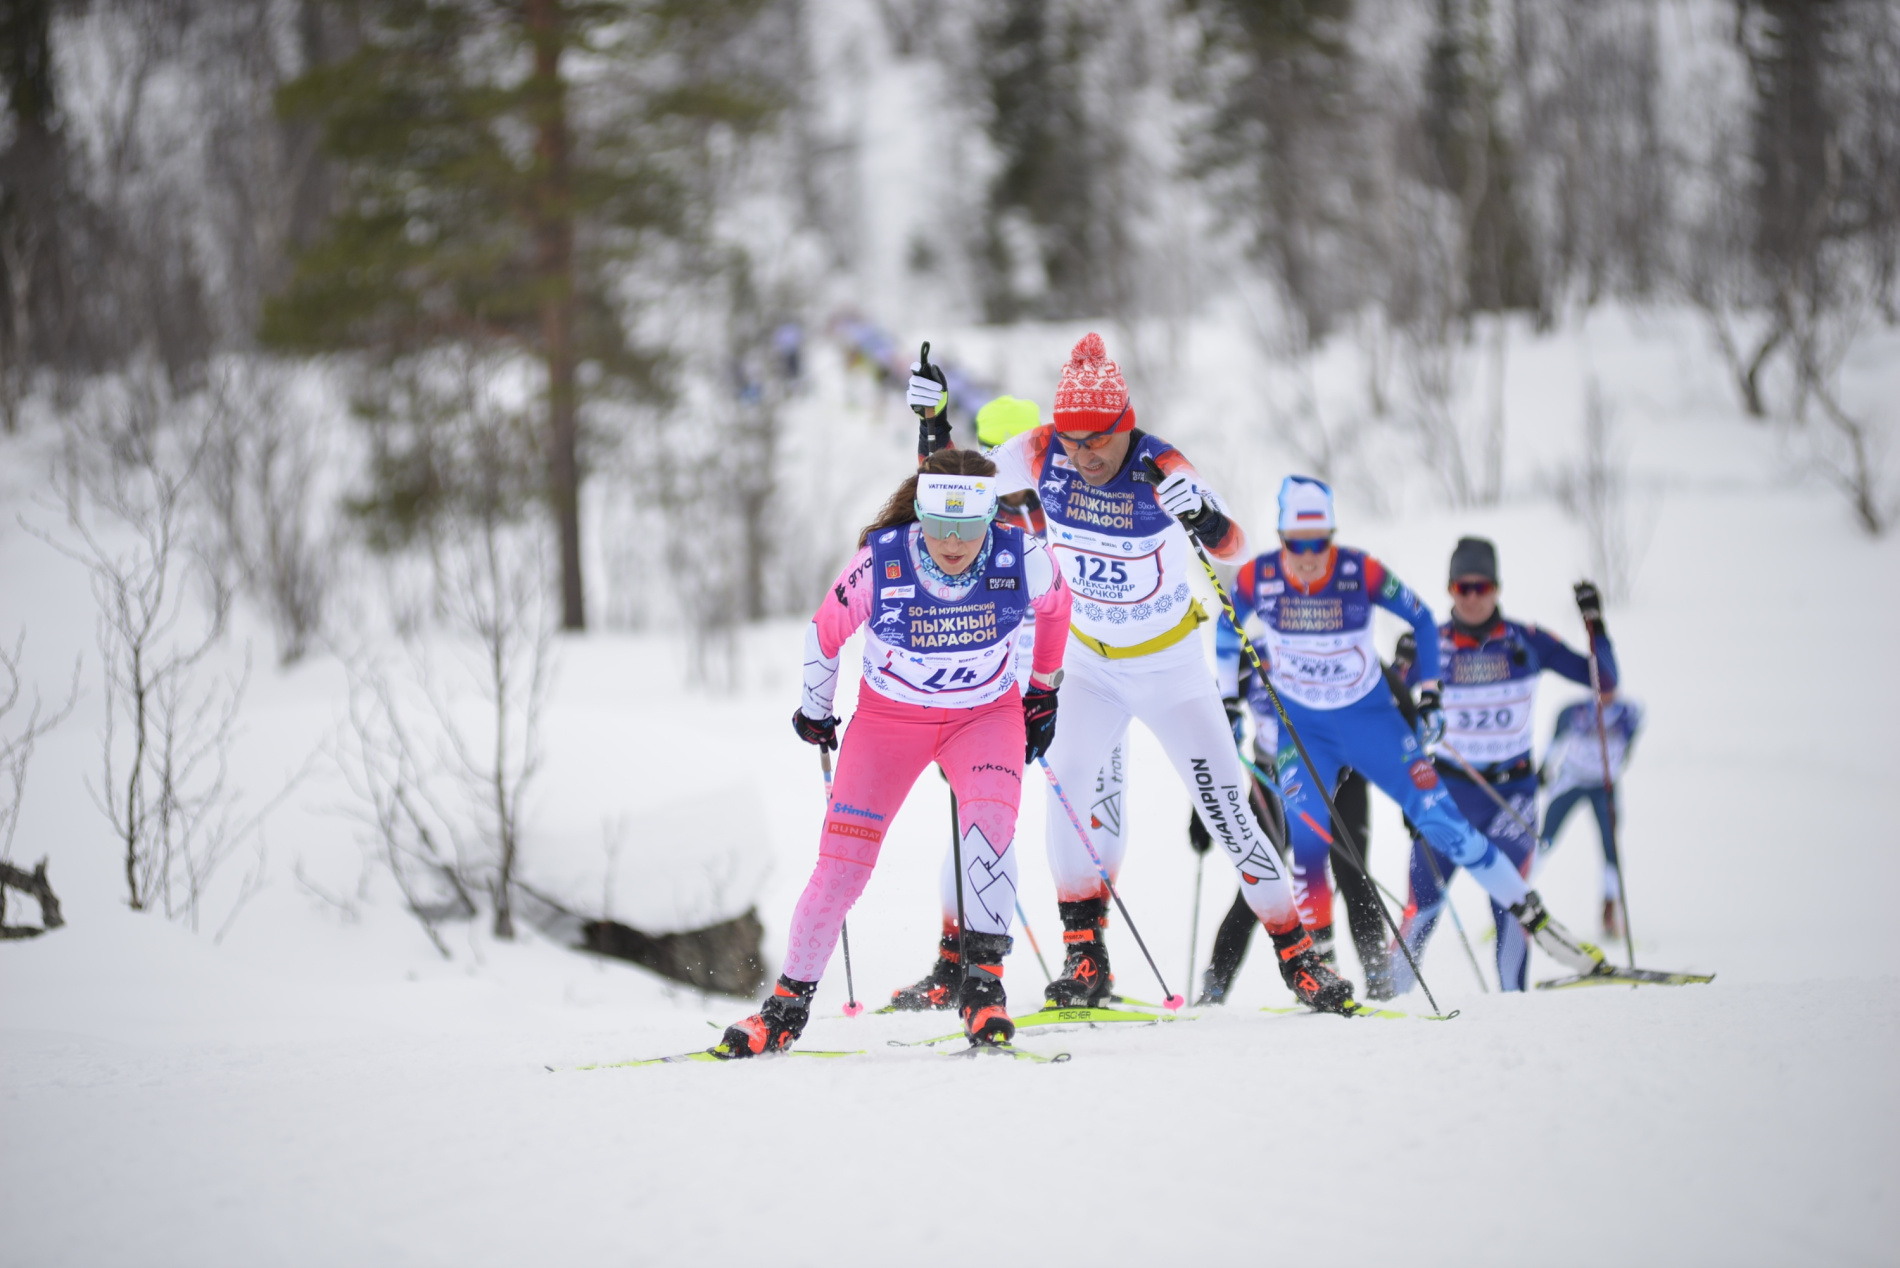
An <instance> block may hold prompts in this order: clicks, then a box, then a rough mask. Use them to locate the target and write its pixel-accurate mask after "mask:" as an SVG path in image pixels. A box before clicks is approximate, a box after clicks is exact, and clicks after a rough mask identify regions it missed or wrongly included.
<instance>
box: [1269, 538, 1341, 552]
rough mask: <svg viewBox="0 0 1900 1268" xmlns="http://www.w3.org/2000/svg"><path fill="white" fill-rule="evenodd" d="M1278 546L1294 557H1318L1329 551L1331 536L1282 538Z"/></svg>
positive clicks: (1331, 541) (1331, 542)
mask: <svg viewBox="0 0 1900 1268" xmlns="http://www.w3.org/2000/svg"><path fill="white" fill-rule="evenodd" d="M1280 544H1281V545H1282V546H1285V547H1286V548H1287V549H1288V550H1290V551H1292V552H1293V553H1294V554H1296V555H1318V554H1321V553H1323V552H1325V551H1326V550H1328V549H1330V548H1331V546H1332V544H1333V539H1332V535H1331V534H1330V533H1329V534H1327V535H1326V536H1325V537H1282V538H1281V539H1280Z"/></svg>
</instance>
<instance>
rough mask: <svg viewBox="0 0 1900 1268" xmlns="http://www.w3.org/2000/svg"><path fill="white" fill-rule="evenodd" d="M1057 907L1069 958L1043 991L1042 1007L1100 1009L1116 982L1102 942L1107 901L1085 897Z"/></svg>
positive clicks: (1106, 922)
mask: <svg viewBox="0 0 1900 1268" xmlns="http://www.w3.org/2000/svg"><path fill="white" fill-rule="evenodd" d="M1056 907H1057V909H1058V910H1059V911H1060V912H1061V913H1062V941H1063V942H1064V943H1066V944H1067V946H1068V955H1067V956H1066V957H1065V958H1064V959H1063V961H1062V974H1061V976H1060V977H1058V978H1056V980H1055V981H1053V982H1051V983H1049V985H1047V986H1045V987H1043V988H1042V996H1043V999H1044V1000H1045V1001H1046V1003H1045V1005H1044V1007H1047V1008H1096V1007H1099V1006H1100V1005H1101V1003H1102V1001H1103V1000H1105V999H1107V998H1108V994H1109V989H1110V988H1111V987H1112V986H1113V985H1114V981H1115V979H1114V978H1113V976H1111V975H1110V973H1109V971H1108V947H1107V946H1106V945H1105V944H1104V943H1103V941H1102V934H1103V933H1104V932H1105V931H1106V930H1107V929H1108V900H1107V899H1106V898H1084V899H1082V900H1081V901H1080V902H1073V903H1057V904H1056Z"/></svg>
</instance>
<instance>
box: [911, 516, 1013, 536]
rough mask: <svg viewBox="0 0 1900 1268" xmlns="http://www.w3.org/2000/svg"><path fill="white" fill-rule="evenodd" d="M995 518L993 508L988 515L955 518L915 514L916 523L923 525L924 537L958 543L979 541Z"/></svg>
mask: <svg viewBox="0 0 1900 1268" xmlns="http://www.w3.org/2000/svg"><path fill="white" fill-rule="evenodd" d="M995 518H996V511H995V509H994V508H991V510H990V513H989V514H988V515H977V516H962V517H955V518H953V517H951V516H948V515H930V514H927V513H926V512H924V511H918V512H917V522H918V523H919V524H921V525H923V528H924V536H925V537H931V538H935V539H936V540H937V541H940V542H941V541H949V540H950V539H951V538H955V539H956V540H957V541H960V542H974V541H981V540H983V534H985V533H987V532H989V531H990V521H991V520H993V519H995Z"/></svg>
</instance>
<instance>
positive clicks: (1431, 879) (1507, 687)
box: [1394, 537, 1616, 991]
mask: <svg viewBox="0 0 1900 1268" xmlns="http://www.w3.org/2000/svg"><path fill="white" fill-rule="evenodd" d="M1499 588H1500V587H1499V584H1498V552H1497V547H1496V546H1494V545H1492V544H1491V543H1490V542H1489V541H1486V540H1485V539H1484V538H1482V537H1465V538H1461V539H1460V540H1459V542H1458V546H1457V548H1456V549H1455V550H1453V551H1452V554H1451V568H1450V577H1449V580H1448V582H1447V590H1448V591H1449V593H1450V595H1451V609H1452V619H1451V620H1449V621H1447V622H1445V623H1444V624H1443V625H1441V626H1439V627H1438V631H1437V637H1436V640H1435V641H1436V642H1437V645H1438V660H1439V662H1440V665H1441V666H1442V668H1443V670H1444V688H1443V695H1442V698H1443V702H1444V709H1445V732H1444V735H1443V737H1442V738H1441V739H1440V740H1439V741H1438V744H1437V749H1438V753H1437V755H1436V756H1435V757H1434V759H1433V760H1434V764H1435V766H1436V767H1437V771H1438V775H1439V777H1440V779H1441V780H1442V781H1443V782H1444V786H1445V787H1446V788H1447V789H1449V790H1450V792H1451V799H1452V801H1453V802H1454V803H1455V804H1456V805H1457V807H1458V810H1459V812H1460V813H1461V814H1463V815H1464V817H1465V819H1466V820H1467V821H1469V822H1470V823H1471V824H1473V825H1474V826H1476V827H1477V828H1478V830H1479V831H1480V832H1482V833H1483V834H1484V835H1485V837H1486V838H1487V839H1488V840H1489V841H1490V842H1491V844H1492V846H1494V847H1495V848H1496V849H1497V850H1498V852H1499V853H1501V854H1503V855H1504V857H1506V858H1508V859H1509V860H1510V861H1511V864H1512V866H1514V867H1515V868H1517V870H1518V872H1519V873H1520V874H1521V875H1523V876H1525V877H1526V878H1528V877H1529V876H1530V873H1531V864H1532V861H1533V859H1534V858H1535V857H1536V848H1537V839H1536V835H1535V833H1534V832H1531V831H1526V827H1525V825H1527V824H1528V825H1533V826H1534V825H1535V824H1536V822H1537V768H1536V766H1535V765H1534V764H1533V763H1532V761H1531V744H1532V728H1533V726H1534V723H1535V721H1536V704H1537V680H1538V678H1539V676H1540V675H1542V674H1543V673H1544V672H1545V671H1549V672H1551V673H1554V674H1557V675H1559V676H1560V677H1563V678H1568V679H1569V680H1570V681H1572V682H1580V683H1584V684H1586V685H1587V684H1588V683H1589V681H1590V661H1589V658H1588V657H1586V656H1585V655H1583V654H1582V653H1580V652H1577V651H1573V650H1572V649H1570V648H1569V647H1566V646H1565V645H1564V644H1563V642H1562V641H1561V640H1559V639H1558V638H1557V637H1555V636H1554V635H1552V634H1550V633H1549V632H1548V631H1545V630H1542V629H1539V628H1538V627H1537V626H1535V625H1531V624H1529V623H1527V622H1521V621H1512V620H1507V619H1506V618H1505V617H1504V615H1503V613H1502V612H1500V611H1499V610H1498V593H1499ZM1576 593H1577V603H1578V606H1579V608H1581V609H1582V610H1583V611H1584V612H1585V614H1586V615H1585V618H1584V619H1585V624H1586V625H1588V626H1589V632H1590V636H1591V645H1592V646H1593V647H1594V648H1595V650H1596V656H1597V661H1598V663H1599V666H1600V669H1601V673H1602V678H1603V686H1604V688H1605V689H1606V690H1608V689H1610V688H1613V687H1614V686H1615V685H1616V657H1615V655H1614V653H1613V652H1612V650H1611V648H1610V640H1609V638H1608V636H1607V635H1606V634H1605V633H1604V632H1603V610H1602V602H1601V600H1600V599H1599V598H1598V596H1597V591H1596V587H1595V586H1593V585H1591V584H1590V583H1589V582H1587V581H1586V582H1583V583H1582V584H1580V585H1579V586H1578V587H1577V591H1576ZM1420 659H1421V661H1422V660H1423V657H1421V658H1420ZM1420 677H1421V676H1420V675H1419V674H1418V672H1417V670H1416V669H1415V670H1414V671H1413V675H1412V680H1413V681H1414V682H1416V681H1418V680H1419V679H1420ZM1459 758H1463V759H1464V760H1463V762H1460V761H1459V760H1458V759H1459ZM1467 765H1468V766H1469V767H1470V769H1469V770H1467V769H1466V767H1467ZM1474 773H1475V775H1476V776H1477V778H1478V779H1482V780H1483V781H1484V782H1485V783H1487V784H1489V785H1490V792H1487V791H1486V790H1485V789H1484V788H1482V787H1480V786H1479V785H1478V783H1476V782H1475V781H1474V780H1473V778H1472V776H1473V774H1474ZM1493 794H1495V797H1494V796H1493ZM1500 800H1502V801H1503V802H1504V803H1505V804H1504V805H1499V804H1498V802H1499V801H1500ZM1506 807H1509V808H1508V809H1507V808H1506ZM1428 849H1433V850H1434V853H1433V856H1432V857H1429V858H1428V857H1427V856H1426V854H1425V851H1426V850H1428ZM1455 867H1456V864H1455V863H1454V861H1453V859H1452V858H1451V857H1450V855H1449V854H1448V852H1446V851H1444V850H1442V849H1434V847H1432V846H1430V845H1427V844H1425V843H1423V842H1418V841H1415V842H1414V843H1413V845H1412V871H1411V896H1410V900H1409V901H1408V902H1407V904H1406V909H1405V921H1404V923H1403V924H1402V925H1401V926H1400V928H1401V930H1402V931H1403V933H1404V935H1405V938H1406V944H1407V945H1408V946H1410V947H1411V948H1412V954H1413V955H1414V956H1415V957H1416V956H1418V955H1420V954H1422V953H1423V951H1424V949H1425V943H1426V941H1427V940H1428V939H1429V938H1430V937H1431V934H1432V928H1433V926H1434V925H1435V924H1436V923H1437V921H1438V917H1439V915H1440V914H1441V913H1442V912H1443V909H1444V904H1445V892H1444V887H1445V886H1446V885H1449V884H1450V883H1451V877H1452V873H1453V871H1454V870H1455ZM1491 916H1492V919H1493V920H1494V921H1496V923H1497V931H1498V939H1497V958H1498V983H1499V985H1500V986H1501V987H1502V988H1503V989H1504V990H1507V991H1521V990H1523V989H1524V987H1525V982H1526V978H1527V976H1528V974H1529V971H1530V946H1529V944H1528V943H1527V942H1526V940H1525V937H1524V931H1523V929H1522V928H1521V927H1520V926H1519V925H1518V922H1517V921H1515V920H1512V919H1510V918H1509V913H1508V912H1507V911H1506V910H1505V906H1504V905H1502V904H1500V903H1499V902H1498V901H1497V899H1495V898H1493V899H1492V901H1491ZM1394 971H1395V973H1397V974H1398V980H1399V982H1400V984H1401V985H1402V986H1404V985H1409V982H1407V981H1406V978H1405V974H1406V973H1407V972H1409V970H1407V969H1406V968H1405V967H1404V966H1403V964H1400V965H1397V966H1395V970H1394Z"/></svg>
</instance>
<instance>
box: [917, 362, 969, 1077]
mask: <svg viewBox="0 0 1900 1268" xmlns="http://www.w3.org/2000/svg"><path fill="white" fill-rule="evenodd" d="M924 351H926V352H928V351H930V345H929V344H925V345H924ZM950 861H951V863H952V864H953V865H954V866H955V867H956V871H957V1011H958V1013H959V1014H960V1013H962V1011H963V984H964V983H965V982H966V981H968V980H969V977H970V956H969V952H968V951H966V950H965V949H964V946H963V926H964V921H963V823H962V820H961V817H960V816H959V815H958V814H957V790H956V789H954V788H952V789H951V790H950ZM970 1043H971V1044H973V1045H974V1044H975V1043H976V1038H975V1036H972V1037H971V1039H970Z"/></svg>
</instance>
